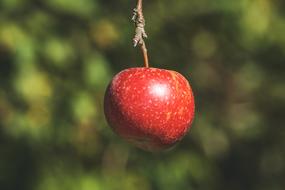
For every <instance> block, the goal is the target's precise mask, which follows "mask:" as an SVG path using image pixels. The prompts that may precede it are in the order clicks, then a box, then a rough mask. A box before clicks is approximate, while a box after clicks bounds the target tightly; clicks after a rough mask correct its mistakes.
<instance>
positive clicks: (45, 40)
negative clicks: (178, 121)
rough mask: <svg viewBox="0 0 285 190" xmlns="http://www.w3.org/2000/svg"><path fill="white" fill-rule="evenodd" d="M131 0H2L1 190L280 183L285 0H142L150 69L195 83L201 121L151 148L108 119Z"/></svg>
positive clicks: (284, 148) (145, 189)
mask: <svg viewBox="0 0 285 190" xmlns="http://www.w3.org/2000/svg"><path fill="white" fill-rule="evenodd" d="M135 5H136V1H135V0H108V1H106V0H1V1H0V189H1V190H101V189H103V190H105V189H106V190H121V189H123V190H133V189H134V190H151V189H154V190H184V189H185V190H186V189H187V190H221V189H229V190H241V189H253V190H283V189H284V188H285V131H284V127H285V126H284V117H285V115H284V105H285V87H284V69H285V67H284V64H285V1H283V0H239V1H229V0H216V1H211V0H164V1H163V0H151V1H150V0H149V1H147V0H145V1H144V14H145V18H146V21H147V25H146V30H147V32H148V35H149V38H148V40H147V41H146V43H147V46H148V50H149V56H150V64H151V66H153V67H160V68H166V69H171V70H176V71H178V72H180V73H182V74H183V75H184V76H186V78H188V79H189V80H190V82H191V85H192V88H193V90H194V94H195V98H196V118H195V121H194V123H193V128H192V129H191V130H190V133H189V134H188V135H187V136H186V137H185V138H184V139H183V141H182V142H180V143H179V144H178V145H177V146H176V147H175V148H174V149H172V150H170V151H168V152H162V153H148V152H144V151H142V150H139V149H137V148H134V147H133V146H131V145H129V144H126V143H125V142H124V141H123V140H122V139H120V138H119V137H117V136H116V135H115V134H114V133H113V132H112V131H111V129H110V128H109V127H108V125H107V124H106V121H105V119H104V115H103V108H102V102H103V96H104V91H105V88H106V85H107V84H108V82H109V81H110V80H111V78H112V77H113V76H114V75H115V74H116V73H118V72H119V71H120V70H123V69H126V68H129V67H137V66H142V65H143V59H142V56H141V52H140V51H139V50H138V49H135V48H133V47H132V37H133V35H134V25H133V23H131V20H130V18H131V16H132V9H133V8H134V7H135Z"/></svg>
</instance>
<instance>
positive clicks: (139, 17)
mask: <svg viewBox="0 0 285 190" xmlns="http://www.w3.org/2000/svg"><path fill="white" fill-rule="evenodd" d="M132 20H133V22H134V23H135V26H136V30H135V37H134V38H133V44H134V47H136V46H137V45H138V44H139V45H140V47H141V50H142V53H143V57H144V65H145V67H149V63H148V55H147V49H146V45H145V42H144V38H147V34H146V32H145V29H144V27H145V19H144V16H143V11H142V0H138V3H137V7H136V8H135V9H134V12H133V17H132Z"/></svg>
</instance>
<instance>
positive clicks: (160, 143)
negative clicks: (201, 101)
mask: <svg viewBox="0 0 285 190" xmlns="http://www.w3.org/2000/svg"><path fill="white" fill-rule="evenodd" d="M194 107H195V105H194V97H193V93H192V89H191V87H190V85H189V83H188V81H187V80H186V79H185V78H184V77H183V76H182V75H181V74H179V73H177V72H175V71H170V70H164V69H157V68H143V67H141V68H130V69H126V70H123V71H121V72H120V73H119V74H117V75H116V76H115V77H114V78H113V80H112V81H111V83H110V84H109V86H108V88H107V90H106V93H105V99H104V111H105V117H106V119H107V121H108V123H109V125H110V126H111V128H112V129H113V130H114V131H115V132H116V133H117V134H118V135H119V136H121V137H122V138H124V139H126V140H127V141H129V142H131V143H132V144H134V145H136V146H137V147H140V148H142V149H145V150H149V151H158V150H164V149H167V148H169V147H171V146H172V145H174V144H175V143H176V142H178V141H179V140H180V139H181V138H182V137H183V136H184V135H185V134H186V133H187V131H188V129H189V128H190V126H191V123H192V121H193V118H194Z"/></svg>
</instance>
